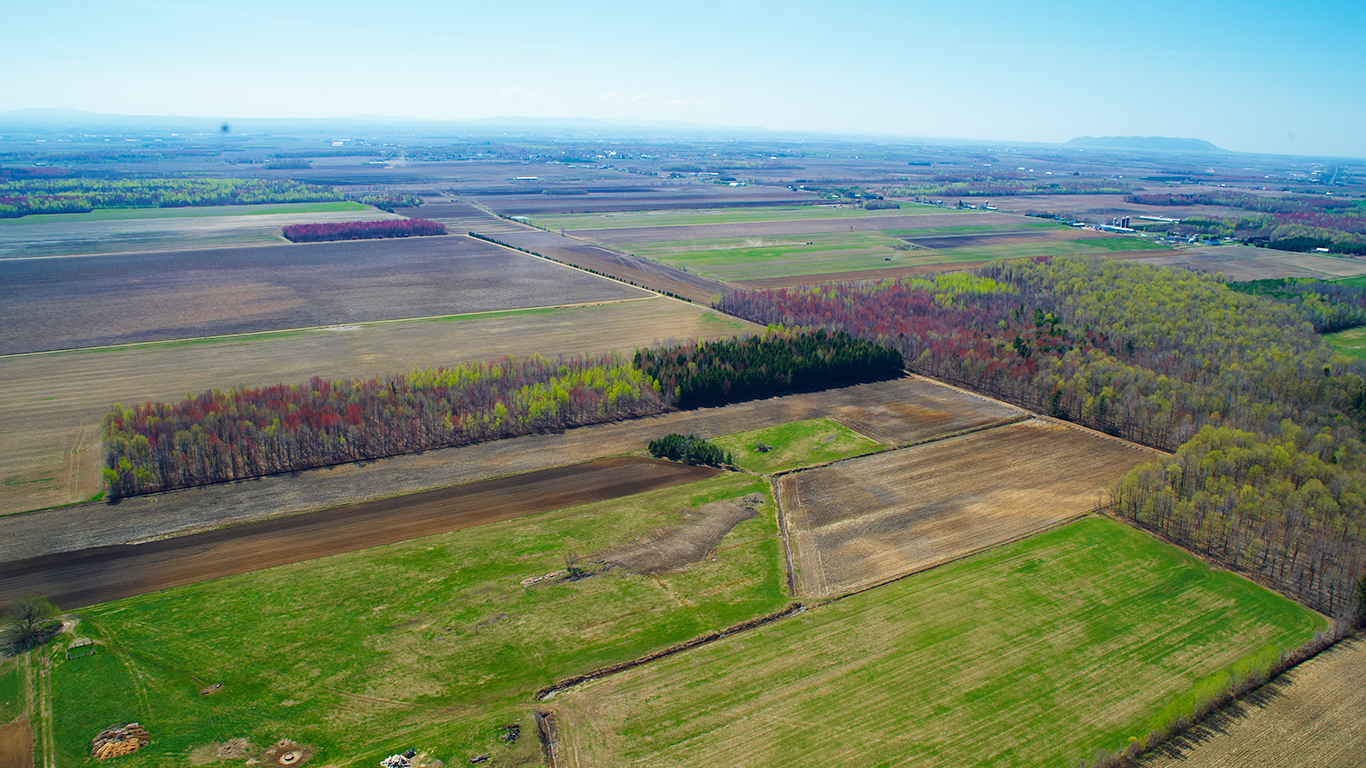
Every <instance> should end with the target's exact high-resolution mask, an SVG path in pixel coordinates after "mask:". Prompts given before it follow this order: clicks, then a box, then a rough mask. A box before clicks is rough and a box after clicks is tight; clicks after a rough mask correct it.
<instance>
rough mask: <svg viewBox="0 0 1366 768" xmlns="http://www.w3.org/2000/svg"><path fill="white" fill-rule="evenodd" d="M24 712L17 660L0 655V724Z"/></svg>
mask: <svg viewBox="0 0 1366 768" xmlns="http://www.w3.org/2000/svg"><path fill="white" fill-rule="evenodd" d="M23 713H24V689H23V685H22V677H21V676H20V673H19V660H18V659H7V658H5V657H3V656H0V725H4V724H5V723H8V722H9V721H11V720H13V719H14V718H16V717H18V716H19V715H22V714H23Z"/></svg>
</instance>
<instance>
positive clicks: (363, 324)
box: [0, 286, 697, 360]
mask: <svg viewBox="0 0 1366 768" xmlns="http://www.w3.org/2000/svg"><path fill="white" fill-rule="evenodd" d="M636 287H639V286H636ZM646 290H649V289H648V288H647V289H646ZM655 298H666V299H667V298H669V297H668V296H664V295H663V294H659V295H656V296H632V297H631V298H629V299H601V300H598V301H580V302H575V303H572V304H544V305H541V306H537V307H512V308H509V309H486V310H481V311H479V312H461V313H459V314H455V315H424V316H422V317H396V318H393V319H391V320H360V321H358V322H354V323H329V324H327V325H304V326H299V327H297V328H273V329H271V330H268V331H247V332H246V333H223V334H215V335H212V336H182V337H180V338H178V339H156V340H153V341H130V342H127V343H124V344H104V345H97V346H93V347H67V348H65V349H45V350H39V351H37V352H10V353H8V354H3V355H0V360H6V359H9V358H13V357H30V356H33V355H61V354H66V353H72V352H104V351H107V350H111V349H128V348H130V347H146V346H151V345H155V344H184V343H186V342H209V341H221V340H225V339H242V340H243V341H246V340H249V339H250V337H252V336H269V335H271V334H276V333H308V332H310V331H330V330H334V329H343V328H355V329H356V330H359V329H362V328H369V327H372V326H382V325H395V324H398V323H420V322H426V321H433V320H456V319H459V318H462V317H480V316H483V315H501V314H507V313H510V312H532V311H535V310H540V309H574V308H576V307H597V306H606V305H609V304H629V303H630V302H633V301H649V300H651V299H655ZM693 306H697V305H696V304H694V305H693Z"/></svg>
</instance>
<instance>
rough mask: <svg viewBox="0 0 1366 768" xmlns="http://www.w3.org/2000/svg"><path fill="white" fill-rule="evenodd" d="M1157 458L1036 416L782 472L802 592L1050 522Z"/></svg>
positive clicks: (903, 567) (835, 588)
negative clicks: (800, 470) (1026, 419)
mask: <svg viewBox="0 0 1366 768" xmlns="http://www.w3.org/2000/svg"><path fill="white" fill-rule="evenodd" d="M1156 455H1157V454H1156V453H1155V452H1153V451H1151V450H1149V449H1146V448H1142V447H1140V446H1137V445H1133V444H1130V443H1125V442H1123V441H1121V440H1117V439H1114V438H1109V437H1105V436H1103V435H1099V434H1097V433H1092V432H1089V431H1086V430H1082V429H1078V428H1073V427H1069V426H1063V425H1061V424H1057V423H1053V422H1051V421H1046V420H1043V419H1031V420H1029V421H1025V422H1021V423H1016V424H1010V425H1007V426H1002V427H996V428H993V429H987V430H983V431H980V432H975V433H972V434H969V435H964V436H961V437H953V438H949V439H947V440H942V441H937V442H931V443H927V444H924V445H919V446H914V447H910V448H904V449H901V450H897V451H890V452H887V453H881V454H877V455H874V456H868V457H864V458H860V459H851V460H849V461H845V462H839V463H836V464H832V465H830V466H828V467H822V468H818V469H813V470H809V471H805V472H797V473H794V474H790V475H784V476H783V477H782V478H781V479H780V480H779V486H778V487H779V491H780V493H781V494H782V503H783V508H784V511H785V514H786V515H787V524H788V528H789V531H790V535H791V537H792V541H793V544H794V550H795V552H794V556H795V558H796V560H797V567H798V572H799V574H800V580H799V581H800V590H799V592H800V594H802V595H806V596H810V597H833V596H836V595H841V594H847V593H849V592H853V591H856V590H858V589H862V588H864V587H869V586H872V585H874V584H878V583H881V582H884V581H887V580H889V579H893V578H896V577H898V576H902V575H905V574H908V573H912V572H915V571H918V570H923V569H925V568H927V567H930V566H933V565H937V564H940V563H944V562H948V561H950V560H954V559H957V558H959V557H962V556H964V555H967V554H970V553H972V552H976V551H978V550H981V549H983V548H985V547H988V546H991V545H994V544H999V543H1002V542H1005V541H1010V540H1012V539H1015V538H1018V537H1020V536H1023V535H1026V534H1029V533H1033V532H1037V531H1039V530H1042V529H1045V528H1048V527H1051V526H1054V525H1057V524H1059V523H1062V522H1064V521H1066V520H1068V519H1070V518H1072V517H1075V516H1076V515H1080V514H1083V513H1086V512H1089V511H1092V510H1094V509H1096V508H1097V506H1099V503H1100V501H1101V495H1102V493H1103V491H1104V488H1105V486H1106V485H1107V484H1108V483H1110V482H1111V481H1113V480H1115V479H1116V478H1118V477H1119V476H1120V475H1122V474H1123V473H1124V472H1125V471H1127V470H1128V469H1130V468H1131V467H1133V466H1134V465H1136V464H1139V463H1141V462H1143V461H1150V460H1152V458H1153V457H1154V456H1156Z"/></svg>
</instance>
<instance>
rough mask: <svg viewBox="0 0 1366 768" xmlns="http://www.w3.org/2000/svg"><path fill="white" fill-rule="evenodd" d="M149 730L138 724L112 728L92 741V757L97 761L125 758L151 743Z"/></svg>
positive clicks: (101, 732)
mask: <svg viewBox="0 0 1366 768" xmlns="http://www.w3.org/2000/svg"><path fill="white" fill-rule="evenodd" d="M151 741H152V739H151V737H150V736H148V735H147V729H146V728H143V727H142V726H141V725H138V724H137V723H124V724H123V725H115V726H110V727H109V728H105V729H104V730H103V731H100V734H99V735H98V736H96V737H95V738H93V739H91V740H90V756H91V757H93V758H95V759H96V760H108V759H109V758H111V757H123V756H124V755H129V754H132V753H134V752H136V751H138V750H139V749H142V748H143V747H145V746H147V745H148V744H149V743H151Z"/></svg>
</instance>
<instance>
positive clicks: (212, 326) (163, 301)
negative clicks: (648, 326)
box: [0, 235, 647, 354]
mask: <svg viewBox="0 0 1366 768" xmlns="http://www.w3.org/2000/svg"><path fill="white" fill-rule="evenodd" d="M646 295H647V294H646V293H645V292H643V291H641V290H639V289H637V288H632V287H631V286H629V285H624V284H622V283H619V282H617V281H615V280H607V279H604V278H601V277H598V276H596V275H591V274H587V273H585V272H583V271H582V270H577V269H572V268H569V267H565V266H562V265H559V264H554V263H551V262H548V261H546V260H545V259H538V258H536V257H534V256H528V255H526V254H522V253H518V252H516V251H512V250H509V249H507V248H499V247H497V246H495V245H492V244H489V243H485V242H483V241H480V240H476V239H474V238H471V237H469V236H467V235H448V236H445V237H416V238H397V239H388V240H351V241H341V242H333V243H298V244H290V245H284V246H261V247H257V248H220V249H211V250H182V251H167V252H160V253H124V254H115V255H108V256H79V257H71V258H51V259H0V353H4V354H13V353H21V352H35V351H42V350H53V349H72V348H77V347H90V346H98V345H108V344H125V343H133V342H144V341H156V340H167V339H182V338H187V337H194V336H212V335H221V334H230V333H250V332H258V331H271V330H280V329H286V328H303V327H312V326H319V325H332V324H340V323H359V322H368V321H375V320H396V319H401V318H411V317H434V316H438V315H453V314H461V313H467V312H485V311H492V310H500V309H520V308H525V307H544V306H552V305H557V304H575V303H581V302H590V301H606V300H612V299H627V298H641V297H644V296H646Z"/></svg>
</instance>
